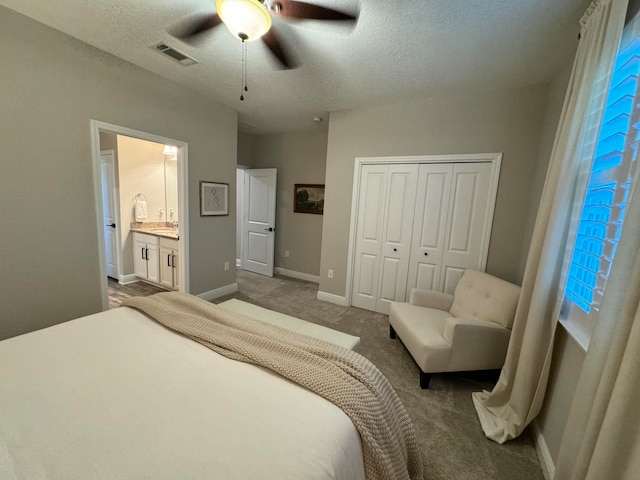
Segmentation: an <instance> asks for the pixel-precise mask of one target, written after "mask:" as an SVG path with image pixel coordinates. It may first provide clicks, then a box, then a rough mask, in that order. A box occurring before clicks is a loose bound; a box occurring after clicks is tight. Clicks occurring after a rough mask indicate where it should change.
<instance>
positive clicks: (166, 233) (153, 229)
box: [131, 222, 180, 240]
mask: <svg viewBox="0 0 640 480" xmlns="http://www.w3.org/2000/svg"><path fill="white" fill-rule="evenodd" d="M131 231H132V232H140V233H146V234H148V235H156V236H158V237H165V238H172V239H174V240H179V239H180V236H179V235H178V230H177V229H175V228H174V227H173V226H172V225H171V224H169V225H167V224H165V223H162V222H156V223H132V224H131Z"/></svg>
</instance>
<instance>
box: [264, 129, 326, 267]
mask: <svg viewBox="0 0 640 480" xmlns="http://www.w3.org/2000/svg"><path fill="white" fill-rule="evenodd" d="M253 147H254V152H253V166H254V167H255V168H277V169H278V188H277V199H276V201H277V211H276V255H275V266H276V267H279V268H284V269H286V270H290V271H293V272H298V273H304V274H308V275H313V276H318V275H319V274H320V251H321V240H322V221H323V215H312V214H308V213H294V212H293V186H294V184H296V183H311V184H323V183H324V178H325V166H326V158H327V130H326V129H318V130H310V131H307V132H298V133H286V134H279V135H260V136H256V137H254V139H253ZM285 250H288V251H289V257H288V258H287V257H285V256H284V252H285Z"/></svg>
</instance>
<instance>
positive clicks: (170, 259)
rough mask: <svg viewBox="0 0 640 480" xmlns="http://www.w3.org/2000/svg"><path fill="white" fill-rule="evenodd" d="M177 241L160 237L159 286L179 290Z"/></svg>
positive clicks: (178, 251)
mask: <svg viewBox="0 0 640 480" xmlns="http://www.w3.org/2000/svg"><path fill="white" fill-rule="evenodd" d="M179 262H180V250H179V249H178V241H177V240H172V239H170V238H164V237H160V285H162V286H163V287H167V288H171V289H173V290H180V273H179V270H178V265H179Z"/></svg>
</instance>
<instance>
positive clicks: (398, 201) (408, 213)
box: [376, 164, 418, 315]
mask: <svg viewBox="0 0 640 480" xmlns="http://www.w3.org/2000/svg"><path fill="white" fill-rule="evenodd" d="M417 183H418V165H416V164H400V165H390V166H389V173H388V176H387V186H386V189H387V193H386V195H385V198H386V201H385V204H384V224H383V227H382V245H381V247H382V248H381V255H380V277H379V280H378V284H379V285H380V291H379V294H378V297H377V299H376V312H380V313H384V314H387V315H388V314H389V306H390V305H389V303H390V302H394V301H403V300H404V298H405V293H406V290H407V274H408V270H409V258H410V254H411V232H412V231H413V212H414V208H415V207H414V204H415V199H416V186H417Z"/></svg>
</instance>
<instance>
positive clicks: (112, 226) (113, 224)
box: [105, 223, 116, 228]
mask: <svg viewBox="0 0 640 480" xmlns="http://www.w3.org/2000/svg"><path fill="white" fill-rule="evenodd" d="M105 227H111V228H116V224H115V223H112V224H111V225H105Z"/></svg>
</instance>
